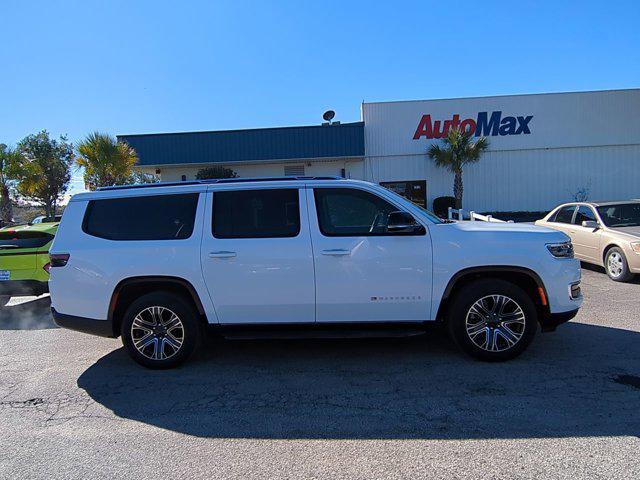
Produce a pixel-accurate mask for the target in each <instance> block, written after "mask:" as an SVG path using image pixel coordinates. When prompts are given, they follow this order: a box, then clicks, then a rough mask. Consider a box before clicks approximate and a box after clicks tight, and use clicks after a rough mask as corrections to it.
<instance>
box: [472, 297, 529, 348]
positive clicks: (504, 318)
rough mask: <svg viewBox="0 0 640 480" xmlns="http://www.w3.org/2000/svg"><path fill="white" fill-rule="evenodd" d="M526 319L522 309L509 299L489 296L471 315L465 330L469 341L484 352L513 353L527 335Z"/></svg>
mask: <svg viewBox="0 0 640 480" xmlns="http://www.w3.org/2000/svg"><path fill="white" fill-rule="evenodd" d="M525 325H526V318H525V314H524V311H523V310H522V307H520V305H518V303H517V302H516V301H515V300H513V299H512V298H510V297H507V296H506V295H487V296H486V297H482V298H481V299H479V300H477V301H476V302H475V303H474V304H473V305H472V306H471V308H469V310H468V311H467V316H466V319H465V326H466V331H467V335H468V336H469V339H470V340H471V341H472V342H473V343H474V345H476V346H477V347H479V348H481V349H482V350H485V351H488V352H502V351H505V350H509V349H510V348H512V347H513V346H514V345H515V344H516V343H518V342H519V341H520V339H521V338H522V337H523V335H524V331H525Z"/></svg>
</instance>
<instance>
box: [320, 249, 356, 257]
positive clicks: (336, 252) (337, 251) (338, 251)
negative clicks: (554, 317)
mask: <svg viewBox="0 0 640 480" xmlns="http://www.w3.org/2000/svg"><path fill="white" fill-rule="evenodd" d="M320 253H322V255H331V256H339V255H351V250H347V249H346V248H331V249H329V250H322V252H320Z"/></svg>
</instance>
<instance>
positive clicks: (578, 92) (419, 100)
mask: <svg viewBox="0 0 640 480" xmlns="http://www.w3.org/2000/svg"><path fill="white" fill-rule="evenodd" d="M635 91H640V88H638V87H636V88H612V89H605V90H580V91H572V92H566V91H564V92H539V93H509V94H504V95H480V96H475V97H453V98H427V99H424V98H423V99H410V100H389V101H379V102H364V101H363V102H362V105H380V104H387V103H417V102H444V101H459V100H482V99H488V98H505V97H535V96H540V95H567V94H569V95H570V94H585V93H612V92H635Z"/></svg>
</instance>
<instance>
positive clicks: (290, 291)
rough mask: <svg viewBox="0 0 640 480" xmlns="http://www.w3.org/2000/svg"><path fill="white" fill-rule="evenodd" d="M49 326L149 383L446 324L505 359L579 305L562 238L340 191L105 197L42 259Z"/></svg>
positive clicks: (306, 184)
mask: <svg viewBox="0 0 640 480" xmlns="http://www.w3.org/2000/svg"><path fill="white" fill-rule="evenodd" d="M50 255H51V279H50V291H51V302H52V312H53V316H54V318H55V321H56V322H57V323H58V325H60V326H63V327H67V328H71V329H75V330H79V331H82V332H87V333H93V334H96V335H103V336H107V337H117V336H119V335H121V336H122V341H123V343H124V346H125V347H126V349H127V351H128V352H129V354H130V355H131V356H132V357H133V359H134V360H136V361H137V362H139V363H140V364H142V365H144V366H147V367H151V368H167V367H173V366H175V365H177V364H179V363H181V362H183V361H184V360H185V359H187V358H188V357H189V355H190V354H191V353H192V352H193V351H194V350H195V348H196V347H197V345H198V343H199V341H200V340H201V338H202V337H203V335H204V333H205V331H206V330H208V329H205V328H203V327H205V326H206V327H211V328H213V329H216V330H218V332H219V333H221V334H223V335H224V336H227V337H233V336H236V337H237V336H238V335H242V336H244V337H246V336H256V335H263V336H269V337H273V336H278V335H286V336H287V337H291V336H292V335H303V336H307V337H308V336H326V335H333V336H335V335H336V334H340V332H346V331H348V334H349V335H350V336H353V335H359V334H362V335H367V334H372V335H379V336H380V335H387V334H389V335H391V334H398V333H399V332H400V333H409V332H411V333H416V332H420V331H422V330H424V327H425V326H426V325H428V324H431V323H433V322H443V323H445V324H446V326H447V328H448V330H449V332H450V333H451V336H452V337H453V339H454V340H455V342H456V343H457V344H458V345H459V346H460V347H461V348H462V349H463V350H464V351H466V352H467V353H469V354H471V355H473V356H475V357H477V358H480V359H483V360H505V359H509V358H512V357H515V356H516V355H518V354H519V353H521V352H522V351H523V350H524V349H525V348H526V347H527V345H528V344H529V343H530V342H531V340H532V338H533V336H534V334H535V332H536V330H537V325H538V323H539V324H540V325H541V327H542V330H543V331H544V330H553V329H555V327H556V326H557V325H558V324H559V323H562V322H565V321H567V320H569V319H571V318H573V317H574V316H575V315H576V313H577V311H578V308H579V306H580V304H581V302H582V297H581V294H580V287H579V283H580V268H579V263H578V261H577V260H575V259H574V258H573V249H572V246H571V243H570V241H569V238H568V237H567V236H566V235H565V234H564V233H562V232H558V231H554V230H551V229H546V228H540V227H535V226H532V225H523V224H506V223H484V222H447V221H443V220H440V219H438V218H437V217H435V216H434V215H433V214H431V213H430V212H428V211H426V210H423V209H421V208H420V207H417V206H416V205H414V204H412V203H411V202H409V201H407V200H405V199H404V198H402V197H400V196H398V195H396V194H395V193H393V192H391V191H389V190H387V189H385V188H383V187H380V186H378V185H374V184H370V183H366V182H361V181H354V180H344V179H337V178H309V177H305V178H302V177H298V178H282V179H253V180H250V179H229V180H213V181H202V182H181V183H174V184H155V185H144V186H131V187H109V188H103V189H101V190H98V191H96V192H91V193H82V194H79V195H76V196H74V197H73V199H72V200H71V202H70V203H69V206H68V207H67V208H66V210H65V212H64V216H63V218H62V223H61V224H60V227H59V229H58V233H57V235H56V237H55V240H54V243H53V246H52V247H51V254H50Z"/></svg>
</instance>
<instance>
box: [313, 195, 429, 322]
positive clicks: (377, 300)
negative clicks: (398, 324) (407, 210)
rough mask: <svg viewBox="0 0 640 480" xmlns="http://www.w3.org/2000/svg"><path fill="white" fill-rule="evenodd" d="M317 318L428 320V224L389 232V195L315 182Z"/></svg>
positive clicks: (397, 208)
mask: <svg viewBox="0 0 640 480" xmlns="http://www.w3.org/2000/svg"><path fill="white" fill-rule="evenodd" d="M307 202H308V205H309V222H310V226H311V238H312V243H313V257H314V261H315V271H316V321H317V322H381V321H382V322H387V321H421V320H428V319H429V315H430V309H431V264H432V259H431V242H430V240H429V233H428V230H426V229H425V228H424V226H421V227H420V231H419V232H417V233H391V232H389V231H388V230H387V227H386V221H387V218H388V215H389V213H391V212H393V211H402V210H403V208H402V207H401V206H400V205H399V204H397V203H395V201H393V200H392V199H390V198H382V195H381V194H378V193H372V192H371V191H367V190H365V189H360V188H355V187H350V186H346V187H333V186H331V187H321V186H316V187H314V188H311V187H309V188H308V189H307Z"/></svg>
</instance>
